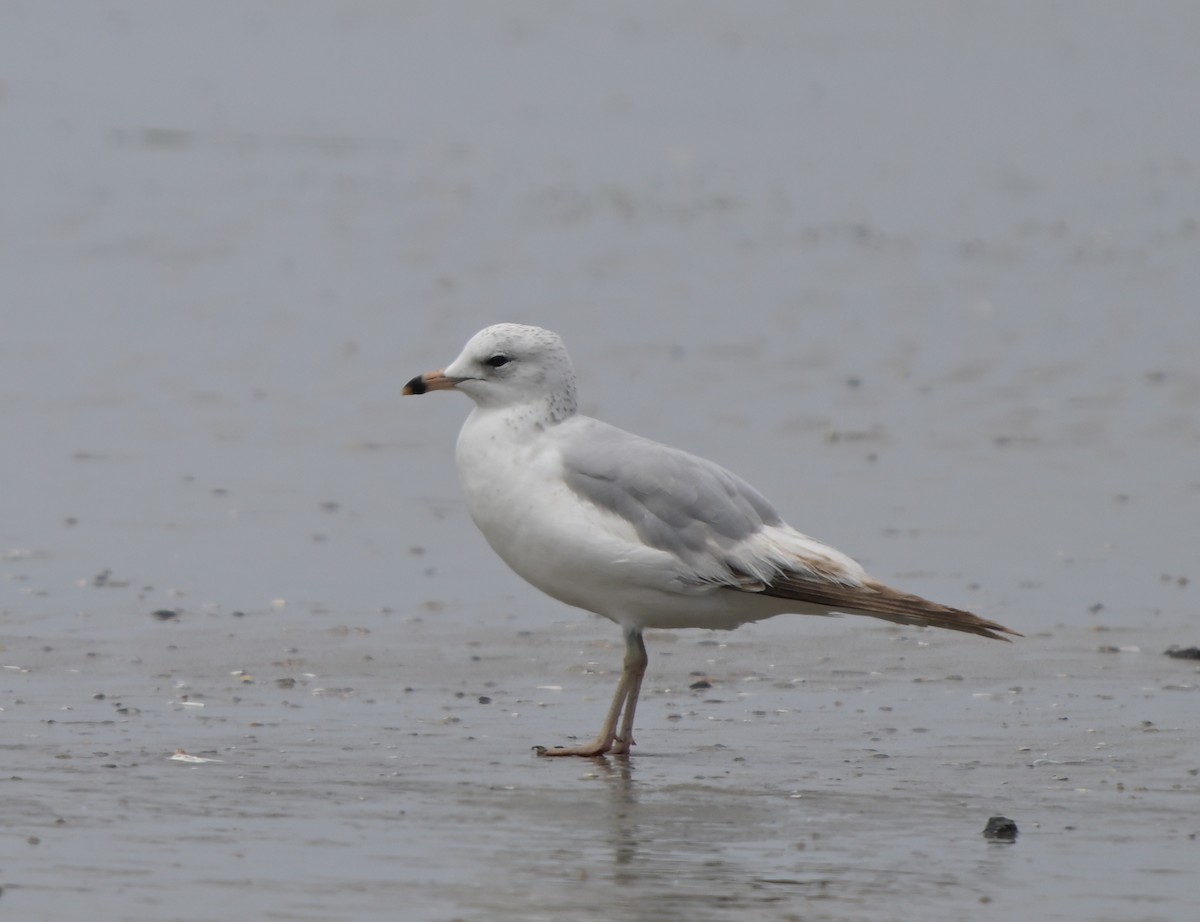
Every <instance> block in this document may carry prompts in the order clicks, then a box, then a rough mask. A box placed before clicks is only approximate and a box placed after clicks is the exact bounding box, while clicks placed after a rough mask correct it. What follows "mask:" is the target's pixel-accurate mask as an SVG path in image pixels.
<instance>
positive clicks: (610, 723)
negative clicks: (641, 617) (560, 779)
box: [533, 628, 647, 756]
mask: <svg viewBox="0 0 1200 922" xmlns="http://www.w3.org/2000/svg"><path fill="white" fill-rule="evenodd" d="M646 662H647V658H646V646H645V644H644V643H642V632H641V631H639V630H637V629H636V628H626V630H625V665H624V668H623V669H622V670H621V680H620V681H619V682H617V691H616V694H614V695H613V700H612V704H611V705H609V708H608V714H607V716H606V717H605V718H604V723H603V724H602V725H601V727H600V732H599V733H597V734H596V738H595V739H594V740H592V741H591V742H590V743H587V744H586V745H583V746H569V747H568V746H555V747H554V748H553V749H547V748H546V747H545V746H534V747H533V748H534V751H535V752H537V754H538V755H540V756H602V755H604V754H605V753H606V752H608V751H610V750H612V751H614V752H621V753H626V752H629V745H628V743H624V744H623V743H622V740H624V739H628V736H629V732H630V730H631V729H632V727H633V714H632V713H630V710H629V709H630V707H636V706H637V695H638V692H639V691H640V689H641V687H642V676H643V675H645V674H646ZM631 691H632V692H633V695H632V698H631V697H630V692H631ZM631 702H632V703H631ZM622 710H624V711H625V714H626V717H625V724H624V726H623V728H622V740H618V739H617V721H618V720H620V719H621V712H622ZM614 741H616V743H617V747H618V748H616V749H614V747H613V743H614Z"/></svg>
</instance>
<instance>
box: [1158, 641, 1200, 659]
mask: <svg viewBox="0 0 1200 922" xmlns="http://www.w3.org/2000/svg"><path fill="white" fill-rule="evenodd" d="M1163 652H1164V653H1165V654H1166V655H1167V656H1169V657H1171V659H1200V647H1180V646H1177V645H1176V644H1171V646H1169V647H1167V649H1166V650H1164V651H1163Z"/></svg>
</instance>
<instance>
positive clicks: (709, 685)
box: [688, 679, 712, 691]
mask: <svg viewBox="0 0 1200 922" xmlns="http://www.w3.org/2000/svg"><path fill="white" fill-rule="evenodd" d="M688 688H690V689H691V690H692V691H699V690H700V689H702V688H712V682H708V681H705V680H704V679H701V680H700V681H699V682H693V683H692V684H691V685H689V686H688Z"/></svg>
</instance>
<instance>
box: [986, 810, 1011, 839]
mask: <svg viewBox="0 0 1200 922" xmlns="http://www.w3.org/2000/svg"><path fill="white" fill-rule="evenodd" d="M983 837H984V838H985V839H993V840H995V841H997V842H1015V841H1016V840H1017V824H1016V823H1015V822H1014V821H1013V820H1010V819H1009V818H1008V817H1007V816H993V817H991V818H990V819H989V820H988V821H987V825H986V826H985V827H983Z"/></svg>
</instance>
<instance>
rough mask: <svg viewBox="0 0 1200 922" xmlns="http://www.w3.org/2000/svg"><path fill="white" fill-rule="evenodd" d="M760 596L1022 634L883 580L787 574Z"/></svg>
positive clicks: (986, 632) (987, 633)
mask: <svg viewBox="0 0 1200 922" xmlns="http://www.w3.org/2000/svg"><path fill="white" fill-rule="evenodd" d="M761 591H762V594H763V595H768V596H773V597H775V598H778V599H795V600H796V601H798V602H807V603H809V604H814V605H828V606H829V608H831V609H833V610H835V611H844V612H846V613H848V614H854V615H870V616H871V617H873V618H882V619H883V620H884V621H892V622H894V623H896V624H914V625H920V626H928V627H940V628H944V629H945V630H948V631H962V632H964V633H966V634H978V635H980V636H981V637H990V638H991V639H992V640H1003V641H1005V642H1006V643H1007V642H1009V640H1008V637H1005V636H1003V635H1005V634H1009V635H1011V636H1013V637H1023V636H1024V635H1023V634H1020V633H1018V632H1017V631H1014V630H1012V628H1007V627H1005V626H1004V625H1003V624H998V623H997V622H995V621H988V620H987V619H986V618H980V617H979V616H978V615H973V614H971V612H969V611H963V610H962V609H961V608H951V607H950V606H948V605H942V604H940V603H938V602H931V601H930V600H929V599H923V598H921V596H919V595H912V594H911V593H908V592H900V591H899V590H897V589H893V588H891V587H890V586H885V585H884V584H883V583H878V582H875V581H874V580H871V581H868V582H866V583H864V584H863V585H862V586H847V585H844V584H841V583H833V582H826V581H824V580H820V581H818V580H811V579H804V578H803V577H801V576H797V575H794V574H788V575H785V576H780V577H779V578H777V579H775V580H773V581H772V583H771V584H770V585H769V586H766V587H765V588H764V589H762V590H761Z"/></svg>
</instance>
